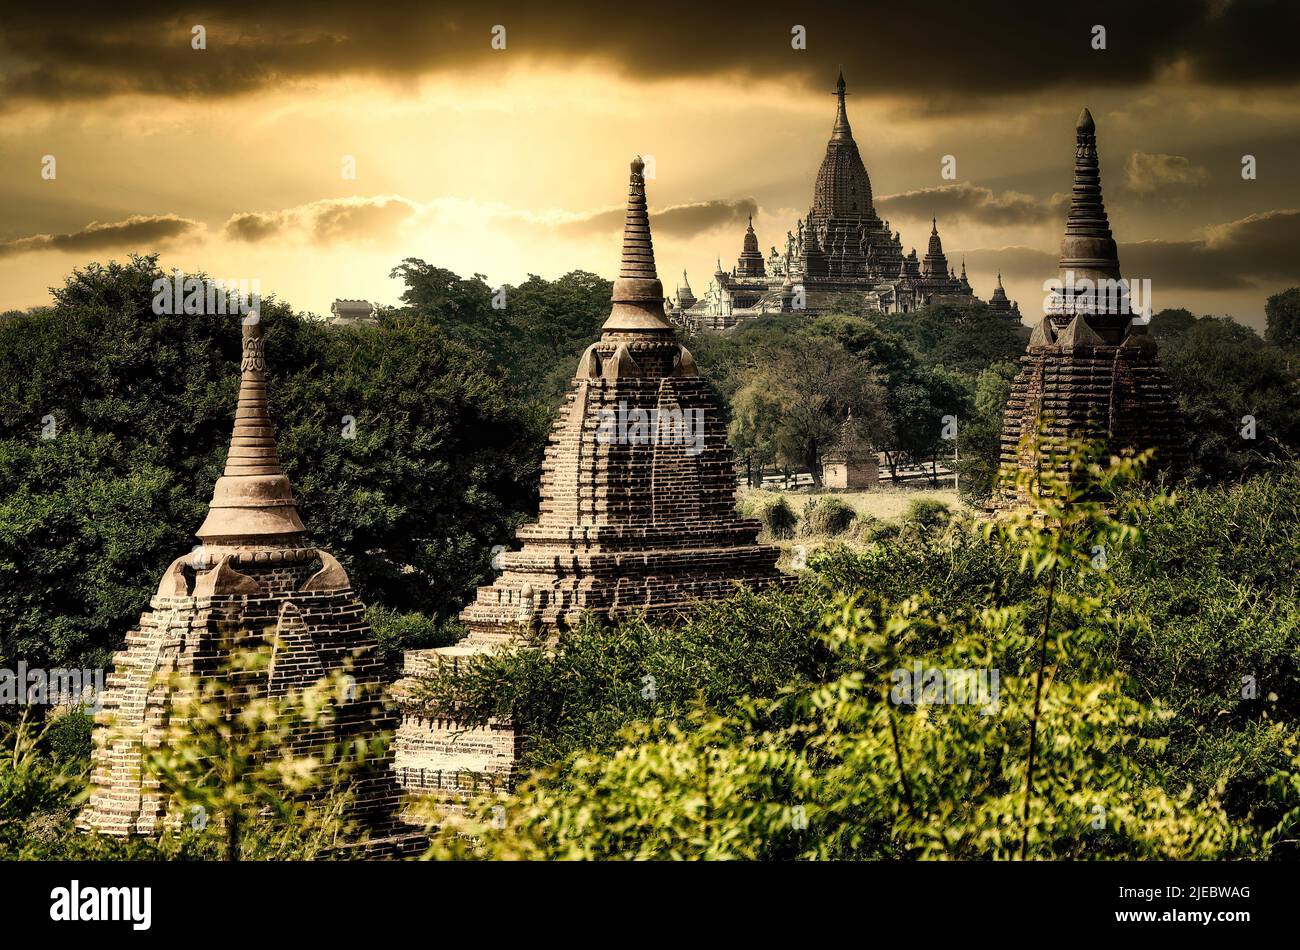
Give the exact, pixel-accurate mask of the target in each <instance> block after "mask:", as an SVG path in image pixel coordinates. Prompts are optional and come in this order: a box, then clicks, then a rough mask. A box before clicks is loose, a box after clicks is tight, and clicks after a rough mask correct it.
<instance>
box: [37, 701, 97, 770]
mask: <svg viewBox="0 0 1300 950" xmlns="http://www.w3.org/2000/svg"><path fill="white" fill-rule="evenodd" d="M94 727H95V719H94V717H93V716H91V715H90V714H89V713H87V712H86V711H85V710H84V709H73V710H69V711H68V712H65V713H63V714H62V715H61V716H56V717H55V718H53V719H51V720H50V722H49V726H48V728H47V730H46V733H45V744H46V746H47V747H48V749H49V751H50V758H52V759H53V760H54V762H55V764H56V765H66V766H68V767H70V768H77V767H80V766H84V765H87V764H88V763H89V762H90V731H91V730H92V729H93V728H94Z"/></svg>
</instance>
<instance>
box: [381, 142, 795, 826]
mask: <svg viewBox="0 0 1300 950" xmlns="http://www.w3.org/2000/svg"><path fill="white" fill-rule="evenodd" d="M643 167H644V166H643V164H642V162H641V160H640V159H637V160H636V161H634V162H633V163H632V174H631V185H630V189H629V194H628V201H627V218H626V222H625V225H624V230H623V257H622V265H621V268H620V271H619V277H618V280H616V281H615V282H614V290H613V298H612V299H613V307H612V310H611V312H610V315H609V319H607V320H606V321H605V324H604V327H603V328H602V333H601V338H600V340H599V342H597V343H594V344H592V345H591V346H590V347H589V348H588V349H587V351H586V352H585V353H584V354H583V356H582V359H581V360H580V362H579V365H578V371H577V374H576V375H575V376H574V378H573V381H572V382H571V383H570V385H569V392H568V395H567V397H566V399H565V402H564V405H563V406H562V407H561V409H560V410H559V412H558V413H557V416H556V419H555V423H554V426H553V428H552V431H551V436H550V439H549V441H548V444H547V447H546V454H545V460H544V462H543V465H542V485H541V512H540V516H539V518H538V519H537V521H536V522H534V523H532V524H529V525H526V526H524V527H523V528H521V529H520V530H519V532H518V538H519V540H520V541H521V542H522V549H521V550H517V551H511V552H507V553H505V554H503V555H502V556H501V557H500V559H499V564H500V567H501V569H502V573H501V576H500V577H499V578H498V579H497V581H496V583H494V584H492V585H491V586H488V587H481V588H479V590H478V595H477V597H476V598H475V600H474V602H473V603H471V604H470V605H469V606H468V607H467V608H466V609H465V610H464V611H463V612H462V614H461V619H462V620H463V621H464V623H465V625H466V627H468V629H469V631H470V632H469V636H468V637H467V638H466V639H465V640H462V641H461V642H460V643H458V644H457V645H455V646H453V647H447V648H442V649H437V650H421V651H410V652H408V653H407V654H406V672H407V673H408V674H409V675H412V676H415V677H418V676H420V675H422V674H435V673H436V672H437V670H438V669H440V668H442V667H444V666H445V665H449V664H455V663H458V662H460V661H462V660H467V659H469V658H472V657H474V656H475V655H478V654H482V653H484V652H488V651H491V650H493V649H496V648H498V647H499V646H500V645H502V644H503V643H508V642H509V641H510V640H511V639H512V638H514V637H517V636H519V635H521V634H523V633H526V632H530V631H531V632H532V633H533V634H535V635H540V636H542V637H545V636H547V635H548V634H550V633H553V632H555V631H557V630H559V629H562V628H564V627H566V626H569V625H572V624H573V623H575V622H576V621H577V620H578V618H579V617H580V616H581V615H582V614H584V613H588V614H593V615H596V616H598V617H601V618H605V619H613V618H617V617H620V616H628V615H632V614H645V615H647V616H649V617H652V618H660V619H664V618H669V617H672V616H674V615H677V614H680V613H682V612H683V611H686V610H688V609H690V608H691V607H692V606H693V605H695V604H697V603H699V602H700V601H708V600H716V599H719V598H723V597H727V596H730V595H732V594H733V593H734V592H735V588H736V585H737V583H741V584H745V585H747V586H750V587H754V588H765V587H769V586H772V585H775V584H779V583H782V578H783V577H784V575H782V574H781V573H780V572H779V571H778V570H777V567H776V561H777V556H778V553H779V551H778V549H777V548H776V547H772V546H764V545H760V544H758V543H757V537H758V533H759V530H760V524H759V522H757V521H754V520H749V519H744V518H741V517H739V516H738V515H737V514H736V471H735V463H734V460H733V457H732V454H731V449H730V448H729V446H728V445H727V439H726V424H725V421H724V419H723V416H722V413H721V412H720V411H719V410H718V407H717V406H716V405H715V403H714V400H713V397H712V395H711V394H710V392H709V388H708V386H707V385H706V384H705V382H704V380H702V379H701V378H700V376H699V373H698V372H697V370H696V367H695V361H694V359H693V358H692V357H691V354H690V352H689V351H688V350H687V349H686V347H684V346H682V345H681V343H679V342H678V341H677V337H676V334H675V332H674V330H673V327H672V325H671V324H669V323H668V321H667V320H666V319H665V317H664V295H663V286H662V285H661V284H660V282H659V278H658V276H657V275H656V271H655V260H654V248H653V245H652V243H651V237H650V222H649V217H648V215H647V213H646V196H645V180H644V178H643V177H642V169H643ZM409 682H414V681H409ZM521 741H522V737H520V736H518V735H516V733H515V730H514V729H513V727H512V725H511V724H510V723H509V722H506V721H503V720H494V721H493V722H491V723H489V724H488V725H487V726H485V727H482V728H475V729H467V728H465V727H464V726H463V725H462V724H459V723H456V722H449V721H445V720H434V719H428V718H425V717H424V716H423V715H422V714H421V712H420V711H419V709H418V708H417V707H416V706H415V705H412V706H410V707H408V709H407V711H406V714H405V715H404V717H403V722H402V726H401V729H400V731H399V733H398V747H397V765H398V771H399V780H400V781H401V782H402V784H403V786H404V787H405V788H406V789H407V790H408V791H409V792H412V793H426V794H428V793H432V794H433V795H434V796H435V797H436V798H440V799H442V800H444V801H447V802H449V803H451V802H458V801H463V800H464V799H465V798H466V797H467V795H468V793H470V792H472V791H473V790H475V789H477V790H479V791H480V792H481V791H484V790H496V791H502V790H505V789H508V787H509V786H510V784H511V780H512V777H513V770H514V763H515V759H516V757H517V755H518V752H519V743H520V742H521Z"/></svg>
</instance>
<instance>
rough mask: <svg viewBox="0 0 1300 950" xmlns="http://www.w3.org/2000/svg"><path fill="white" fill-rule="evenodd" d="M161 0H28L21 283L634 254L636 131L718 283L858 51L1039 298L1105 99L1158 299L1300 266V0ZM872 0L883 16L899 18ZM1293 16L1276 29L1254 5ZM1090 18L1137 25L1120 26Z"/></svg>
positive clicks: (875, 129)
mask: <svg viewBox="0 0 1300 950" xmlns="http://www.w3.org/2000/svg"><path fill="white" fill-rule="evenodd" d="M150 6H151V4H141V5H140V7H141V9H140V10H139V11H134V12H132V13H131V14H114V16H115V17H117V19H113V20H105V19H103V18H104V17H105V16H106V14H105V13H103V12H102V11H99V12H96V11H97V10H98V6H92V7H90V8H89V9H88V10H87V11H78V10H75V9H72V10H67V11H62V10H61V12H60V13H59V14H58V15H56V16H53V17H50V16H41V15H40V14H41V11H33V12H31V13H30V15H29V14H25V13H10V12H7V13H4V14H2V15H0V93H2V94H3V97H2V98H0V172H2V173H3V174H0V207H3V208H4V209H5V213H4V214H3V215H2V216H0V310H6V309H15V308H24V307H28V306H34V305H39V304H43V303H46V302H48V299H49V297H48V288H49V287H50V286H51V285H55V284H59V283H61V282H62V280H63V278H64V276H65V275H66V274H67V273H68V272H69V271H70V270H71V269H72V268H74V267H78V266H82V265H84V264H85V263H86V262H88V261H92V260H99V261H104V260H108V259H110V258H118V259H122V258H125V257H126V255H127V254H128V253H130V252H132V251H137V252H148V251H154V250H157V251H159V252H160V253H161V255H162V258H161V259H162V262H163V264H164V266H167V267H172V266H175V267H179V268H181V269H183V270H187V271H188V270H204V271H206V272H207V273H208V274H210V275H211V276H214V277H221V278H231V279H243V280H252V279H257V280H259V281H260V283H261V288H262V292H263V294H267V295H269V294H272V293H274V294H276V295H277V296H279V297H280V298H282V299H285V300H287V301H289V302H290V303H291V304H292V305H293V306H295V307H296V308H298V309H302V310H310V311H314V312H316V313H325V312H327V311H328V309H329V305H330V303H331V302H332V301H333V300H334V299H335V298H337V297H348V298H358V297H360V298H365V299H369V300H371V301H374V302H377V303H381V304H391V303H395V302H397V298H398V296H399V294H400V292H401V289H402V288H401V285H400V283H398V282H397V281H395V280H393V279H391V278H390V277H389V276H388V275H389V272H390V271H391V270H392V268H393V267H394V266H396V265H397V264H398V263H399V262H400V261H401V260H402V259H403V258H406V257H417V258H421V259H423V260H425V261H428V262H429V263H432V264H436V265H438V266H441V267H446V268H449V269H451V270H454V271H456V272H458V273H460V274H463V275H469V274H472V273H481V274H484V275H486V277H487V278H488V280H489V281H490V282H491V283H492V284H494V285H495V284H498V283H501V282H515V281H519V280H521V279H523V278H525V277H526V276H527V275H528V274H530V273H533V274H539V275H541V276H544V277H555V276H558V275H560V274H562V273H565V272H567V271H569V270H573V269H579V268H581V269H586V270H592V271H595V272H597V273H599V274H602V275H604V276H607V277H612V276H614V272H615V266H616V261H617V256H618V252H619V247H618V232H619V227H620V224H621V220H622V215H621V211H620V210H619V209H620V208H621V205H622V201H623V199H624V196H625V193H626V182H627V164H628V161H629V159H630V158H631V157H632V156H633V155H634V154H641V155H643V156H646V157H647V158H649V157H651V156H653V161H652V162H651V163H650V168H649V169H648V173H649V172H651V171H652V172H653V175H654V177H653V178H651V179H650V180H649V182H648V191H649V198H650V206H651V224H652V227H653V229H654V238H655V246H656V252H657V258H658V264H659V271H660V275H661V277H663V278H664V281H665V284H666V285H667V286H668V287H670V288H671V287H673V286H675V285H676V283H677V280H678V277H679V275H680V273H681V271H682V270H683V269H686V270H687V271H688V272H689V273H690V277H691V282H692V285H693V286H694V288H695V290H696V292H697V293H699V292H701V291H702V290H703V289H704V287H705V286H707V283H708V278H709V275H710V274H711V273H712V271H713V269H714V266H715V261H716V259H717V258H718V257H721V258H722V261H723V264H724V266H726V267H728V268H730V267H731V266H732V265H733V264H734V263H735V259H736V257H737V255H738V254H739V252H740V249H741V240H742V236H743V233H744V227H745V220H746V217H747V216H748V215H749V214H750V213H753V215H754V225H755V229H756V231H757V233H758V237H759V242H760V245H761V247H762V248H763V250H764V252H766V251H767V249H768V248H769V247H770V246H772V245H778V246H782V247H783V245H784V235H785V232H786V230H787V229H790V228H793V227H794V222H795V220H796V219H797V218H798V217H800V216H802V215H803V213H804V212H806V210H807V208H808V205H809V203H810V201H811V197H812V186H813V179H814V176H815V174H816V171H817V167H818V165H819V163H820V161H821V158H822V155H823V154H824V151H825V145H826V140H827V138H828V137H829V134H830V127H831V123H832V120H833V118H834V99H833V97H832V96H831V95H830V93H831V91H832V89H833V84H834V80H835V74H836V70H837V68H838V67H839V66H840V65H841V64H842V65H843V68H844V71H845V76H846V79H847V81H848V85H849V91H850V93H851V96H850V99H849V102H848V108H849V118H850V121H851V122H852V125H853V130H854V136H855V138H856V139H857V142H858V144H859V147H860V149H861V152H862V155H863V158H864V160H865V162H866V164H867V170H868V172H869V174H870V176H871V181H872V185H873V189H874V192H875V196H876V205H877V210H878V211H879V213H880V214H881V215H882V217H886V218H888V219H889V220H890V222H891V225H892V226H893V227H894V228H895V229H897V230H901V231H902V236H903V243H904V248H905V249H910V248H911V247H916V248H917V249H918V253H920V254H924V252H925V244H926V239H927V236H928V233H929V221H930V218H931V215H936V216H937V217H938V219H939V229H940V233H941V235H942V237H943V242H944V248H945V250H946V251H947V253H948V256H949V260H950V262H951V263H952V264H953V265H954V266H958V267H959V266H960V262H961V259H962V257H963V256H964V257H965V258H966V260H967V264H968V271H969V273H970V277H971V280H972V282H973V284H974V286H975V290H976V292H977V293H978V294H979V295H980V296H982V297H985V298H987V297H988V296H989V294H990V292H991V291H992V287H993V281H994V274H995V272H997V271H998V270H1001V271H1002V272H1003V274H1004V282H1005V284H1006V286H1007V290H1008V293H1009V294H1010V295H1011V296H1012V297H1013V298H1015V299H1018V300H1019V301H1020V303H1021V309H1022V311H1023V312H1024V313H1025V314H1026V315H1028V316H1032V315H1033V314H1034V313H1035V312H1036V311H1037V309H1038V306H1039V304H1038V301H1039V300H1040V299H1041V297H1042V290H1041V284H1042V281H1043V280H1045V279H1048V278H1050V277H1052V276H1053V275H1054V273H1055V260H1056V256H1057V250H1058V246H1059V240H1060V233H1061V229H1062V227H1063V222H1064V213H1065V211H1064V207H1063V205H1062V201H1063V196H1064V195H1065V194H1068V191H1069V186H1070V177H1071V171H1072V167H1073V134H1074V131H1073V130H1074V120H1075V117H1076V116H1077V114H1078V112H1079V110H1080V108H1081V107H1082V106H1084V105H1087V106H1088V107H1089V108H1090V109H1091V110H1092V112H1093V114H1094V116H1095V117H1096V120H1097V125H1098V142H1099V149H1100V154H1101V163H1102V181H1103V187H1104V191H1105V197H1106V205H1107V209H1108V211H1109V212H1110V219H1111V225H1112V228H1113V229H1114V232H1115V236H1116V239H1117V240H1118V241H1119V242H1120V257H1121V263H1122V265H1123V268H1124V272H1125V275H1126V276H1128V277H1130V278H1138V277H1149V278H1150V279H1151V280H1152V283H1153V289H1154V295H1155V300H1154V303H1155V306H1156V308H1157V309H1159V308H1162V307H1172V306H1185V307H1188V308H1189V309H1192V310H1193V311H1195V312H1197V313H1230V314H1232V315H1234V316H1236V317H1238V318H1239V319H1242V320H1244V321H1245V322H1248V323H1251V324H1254V325H1256V326H1260V325H1262V319H1263V307H1264V301H1265V299H1266V298H1267V296H1268V295H1269V294H1271V293H1276V292H1278V291H1279V290H1282V289H1285V288H1286V287H1289V286H1293V285H1296V284H1300V254H1297V252H1296V250H1295V248H1296V247H1297V246H1300V210H1298V209H1300V184H1298V183H1297V180H1296V172H1295V171H1294V169H1295V168H1296V167H1298V160H1300V76H1297V75H1296V69H1297V67H1296V64H1295V63H1294V62H1293V61H1292V60H1293V57H1290V56H1289V55H1282V52H1281V51H1275V50H1273V46H1272V45H1270V44H1274V41H1273V40H1272V39H1270V38H1271V37H1273V36H1274V34H1279V35H1280V34H1281V33H1284V32H1286V30H1285V29H1284V27H1285V24H1286V23H1287V22H1291V21H1286V20H1285V17H1287V16H1291V17H1292V18H1293V19H1294V11H1290V12H1288V9H1289V8H1287V7H1286V6H1285V5H1281V4H1276V5H1275V4H1268V3H1250V4H1232V3H1201V4H1198V3H1169V4H1151V5H1150V6H1151V7H1155V8H1161V9H1160V12H1161V13H1162V14H1163V15H1164V16H1165V17H1166V18H1168V17H1172V16H1175V15H1176V16H1179V17H1185V18H1189V22H1192V23H1193V25H1192V26H1185V27H1183V28H1182V29H1181V30H1171V29H1170V28H1169V27H1168V25H1167V22H1168V21H1167V19H1166V21H1162V20H1161V19H1160V17H1158V16H1156V15H1155V14H1151V13H1149V12H1147V13H1142V14H1136V13H1131V12H1127V11H1126V7H1125V6H1123V5H1107V4H1099V5H1097V6H1098V9H1097V10H1094V11H1092V12H1091V13H1090V14H1089V15H1088V16H1083V17H1080V16H1074V17H1073V18H1072V19H1071V18H1067V19H1066V20H1063V21H1061V22H1059V23H1057V22H1053V21H1049V20H1040V19H1038V18H1037V17H1038V14H1037V13H1032V14H1024V15H1017V11H1016V10H1014V9H1012V5H996V6H993V5H990V8H989V9H990V10H993V11H995V15H994V14H989V15H986V16H984V17H983V18H978V17H976V18H972V19H970V20H969V21H966V20H962V19H961V18H962V17H966V16H969V15H970V14H969V13H968V12H962V11H964V10H966V9H967V8H958V7H956V6H954V7H953V10H952V11H951V12H950V13H947V14H945V13H944V11H943V5H942V4H940V5H939V9H938V11H937V12H936V14H935V18H933V19H930V18H923V19H922V20H919V21H918V20H915V19H913V20H912V21H910V26H909V20H908V19H907V18H903V17H901V16H899V14H898V13H897V12H893V13H891V14H889V17H890V19H888V20H887V21H886V20H883V19H879V18H878V19H877V20H876V21H875V30H874V32H873V31H862V30H859V28H858V27H856V26H855V27H854V28H853V29H844V28H841V24H839V22H838V18H842V17H843V16H846V15H847V14H845V13H844V12H843V9H842V7H843V5H838V7H837V5H835V4H810V5H807V6H803V5H800V6H799V7H797V8H796V12H794V13H787V14H762V15H757V14H751V15H750V16H748V17H745V18H744V25H743V27H737V26H735V24H736V23H737V22H739V21H737V20H736V19H735V17H738V16H742V14H741V13H740V12H738V11H741V10H744V9H745V8H743V7H737V8H736V12H732V13H730V14H726V15H724V14H723V13H718V12H716V11H712V10H711V11H710V13H709V14H707V15H705V14H699V13H696V12H693V10H692V8H691V7H690V6H689V5H674V4H671V3H670V4H664V5H655V11H656V13H655V15H654V16H651V15H650V14H649V13H647V14H645V18H643V19H636V17H637V16H638V15H637V14H628V15H627V16H623V14H621V13H620V11H618V10H617V9H613V8H609V7H608V6H599V5H593V6H592V7H591V8H590V9H588V10H584V9H582V8H581V5H577V4H575V5H573V8H572V9H571V10H570V9H568V8H567V7H565V5H560V6H559V7H555V8H552V9H553V10H554V11H556V12H554V14H553V15H552V16H551V17H549V18H546V19H539V18H538V17H537V14H536V13H535V12H528V11H526V10H524V9H523V8H519V9H518V10H512V9H509V8H502V9H500V10H495V11H491V12H485V13H481V14H480V13H476V14H474V15H469V14H462V13H459V12H458V11H456V10H455V9H454V8H451V7H440V6H439V5H436V4H435V5H427V4H424V5H421V4H398V5H397V7H399V8H401V9H400V10H399V11H398V12H399V13H400V14H401V15H402V16H405V17H406V19H405V20H402V19H395V18H394V17H396V14H395V13H394V12H393V11H392V10H388V9H387V8H385V12H383V13H382V14H376V13H374V12H373V11H367V10H363V9H359V8H357V6H356V5H353V4H337V3H322V4H319V5H310V6H307V7H301V8H294V9H295V10H297V11H298V12H291V11H290V8H289V7H288V6H285V7H284V8H283V9H281V10H279V11H278V12H277V10H276V9H275V8H276V7H277V6H278V5H276V4H271V5H269V6H268V5H266V4H261V5H258V4H242V3H229V4H221V5H219V9H209V8H205V7H196V8H194V9H192V10H188V11H184V12H175V10H172V9H167V11H166V12H162V11H163V9H164V7H163V6H162V5H159V11H158V12H156V13H154V12H151V11H150V10H149V7H150ZM508 6H509V5H508ZM865 6H866V10H865V12H862V11H859V12H856V13H854V14H853V16H856V17H867V18H868V20H869V19H870V16H871V9H870V7H871V5H870V4H867V5H865ZM967 6H969V5H967ZM1039 6H1041V5H1039ZM74 7H75V5H74ZM896 7H897V5H892V6H891V9H895V10H896ZM1027 9H1028V8H1027ZM728 16H730V17H731V19H728ZM28 17H30V18H28ZM601 17H604V18H606V20H607V22H606V23H604V24H601V23H600V22H599V18H601ZM628 17H632V18H633V20H635V22H621V21H623V20H627V18H628ZM1144 17H1145V19H1144ZM1269 17H1273V18H1281V19H1277V21H1276V23H1275V24H1274V25H1275V27H1276V29H1273V30H1268V31H1264V32H1263V33H1261V32H1260V31H1259V30H1253V31H1252V30H1251V29H1249V28H1250V27H1252V26H1258V25H1260V24H1261V23H1263V22H1265V20H1266V19H1267V18H1269ZM97 18H98V19H97ZM593 18H595V19H593ZM948 20H951V23H950V27H949V28H948V29H945V28H944V27H943V24H944V23H945V22H946V21H948ZM1093 21H1096V23H1101V24H1106V23H1109V24H1111V25H1110V26H1109V27H1108V48H1107V49H1105V50H1094V49H1092V48H1091V46H1090V40H1091V38H1092V33H1091V30H1092V27H1093V26H1094V25H1095V24H1094V23H1093ZM1162 22H1164V23H1165V24H1166V25H1164V26H1162V25H1161V24H1162ZM1177 22H1179V23H1181V22H1183V21H1182V20H1179V21H1177ZM1270 22H1271V21H1270ZM792 23H793V24H802V25H804V26H805V27H806V30H807V36H808V40H807V48H806V49H803V50H795V49H793V48H792V47H791V35H792V34H791V24H792ZM192 24H204V25H205V33H206V46H207V48H206V49H202V50H195V49H193V48H192V42H191V37H192ZM498 24H501V25H504V26H505V27H506V48H505V49H492V47H491V40H492V27H493V26H495V25H498ZM1193 27H1194V28H1193ZM1144 31H1146V33H1147V34H1148V36H1149V41H1147V42H1145V43H1144V42H1143V32H1144ZM1171 33H1172V34H1173V35H1172V36H1171V35H1170V34H1171ZM1290 35H1291V36H1294V33H1291V34H1290ZM1249 37H1257V39H1253V40H1250V41H1249V42H1247V39H1246V38H1249ZM873 43H875V44H877V45H872V44H873ZM1280 43H1281V40H1280V39H1278V40H1277V41H1276V43H1275V44H1274V45H1277V44H1280ZM1234 44H1236V48H1237V53H1236V57H1237V58H1234V55H1233V46H1234ZM1251 44H1254V45H1251ZM1043 47H1046V48H1043ZM1225 47H1226V49H1225ZM47 155H52V156H54V159H55V177H54V178H52V179H49V178H46V177H43V176H42V170H43V168H45V167H47V166H48V163H47V162H45V161H44V157H45V156H47ZM945 155H952V156H954V157H955V159H956V170H957V177H956V179H955V180H945V179H944V178H942V177H941V167H942V159H943V156H945ZM1244 155H1253V156H1255V160H1256V163H1257V168H1258V172H1257V177H1256V178H1255V179H1254V180H1245V179H1243V178H1242V174H1241V163H1242V157H1243V156H1244ZM348 156H351V157H352V158H353V159H355V168H356V175H355V178H347V177H345V176H344V174H343V166H344V162H345V159H346V157H348ZM611 211H613V212H614V213H613V214H611V213H610V212H611Z"/></svg>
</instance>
